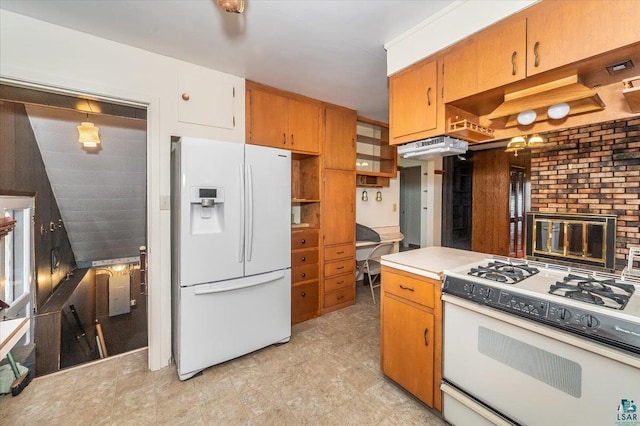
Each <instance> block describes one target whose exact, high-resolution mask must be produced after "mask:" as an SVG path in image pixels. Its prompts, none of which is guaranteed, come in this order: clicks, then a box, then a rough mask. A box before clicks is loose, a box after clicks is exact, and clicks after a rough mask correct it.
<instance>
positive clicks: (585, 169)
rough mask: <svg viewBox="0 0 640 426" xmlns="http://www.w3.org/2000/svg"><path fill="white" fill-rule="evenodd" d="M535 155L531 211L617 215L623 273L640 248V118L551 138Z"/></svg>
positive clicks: (618, 254) (618, 258)
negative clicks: (635, 248) (631, 249)
mask: <svg viewBox="0 0 640 426" xmlns="http://www.w3.org/2000/svg"><path fill="white" fill-rule="evenodd" d="M543 137H544V138H545V139H546V140H547V141H548V142H547V143H546V144H545V145H544V146H543V147H541V148H538V149H534V150H532V152H531V211H534V212H544V213H556V212H562V213H592V214H608V215H616V216H617V218H618V224H617V235H616V263H617V267H616V269H617V270H621V269H622V268H623V267H624V265H625V264H626V259H627V255H628V254H629V247H632V246H640V118H633V119H629V120H618V121H611V122H606V123H599V124H593V125H590V126H583V127H576V128H572V129H567V130H563V131H559V132H552V133H546V134H544V135H543Z"/></svg>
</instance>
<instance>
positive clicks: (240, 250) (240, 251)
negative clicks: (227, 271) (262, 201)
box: [238, 164, 244, 263]
mask: <svg viewBox="0 0 640 426" xmlns="http://www.w3.org/2000/svg"><path fill="white" fill-rule="evenodd" d="M238 171H239V174H240V217H241V218H244V167H243V166H242V164H240V167H239V168H238ZM238 234H239V235H240V244H239V246H238V263H242V261H243V259H244V220H241V221H240V232H239V233H238Z"/></svg>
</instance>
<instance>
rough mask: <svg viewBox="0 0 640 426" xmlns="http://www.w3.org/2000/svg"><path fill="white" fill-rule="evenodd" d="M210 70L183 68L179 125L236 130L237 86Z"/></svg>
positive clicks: (179, 87) (179, 76)
mask: <svg viewBox="0 0 640 426" xmlns="http://www.w3.org/2000/svg"><path fill="white" fill-rule="evenodd" d="M235 83H237V82H236V81H234V80H233V79H231V78H228V77H225V76H221V75H219V73H217V72H214V71H212V70H209V69H206V68H199V67H198V68H195V67H189V68H183V69H181V70H180V72H179V74H178V93H177V96H178V97H179V100H178V121H181V122H183V123H193V124H201V125H203V126H211V127H219V128H223V129H233V128H234V127H235V119H234V117H233V107H234V101H235V99H234V98H235V88H234V84H235Z"/></svg>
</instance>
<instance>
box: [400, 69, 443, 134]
mask: <svg viewBox="0 0 640 426" xmlns="http://www.w3.org/2000/svg"><path fill="white" fill-rule="evenodd" d="M437 83H438V63H437V61H430V62H420V63H418V64H416V65H413V66H411V67H409V68H407V69H405V70H403V71H400V72H399V73H397V74H394V75H392V76H391V77H390V79H389V123H390V133H391V141H390V143H391V144H400V143H405V142H410V141H413V140H418V139H422V138H423V137H425V135H426V134H428V133H429V131H430V130H433V129H435V128H436V127H437V125H438V122H437V105H438V101H439V100H438V98H439V96H438V85H437Z"/></svg>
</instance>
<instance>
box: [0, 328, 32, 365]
mask: <svg viewBox="0 0 640 426" xmlns="http://www.w3.org/2000/svg"><path fill="white" fill-rule="evenodd" d="M28 330H29V318H18V319H12V320H6V321H0V360H1V359H3V358H4V357H5V356H6V355H7V353H8V352H9V351H10V350H11V349H12V348H13V347H14V345H15V344H16V343H18V341H19V340H20V338H21V337H22V336H23V335H24V334H25V333H26V332H27V331H28Z"/></svg>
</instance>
